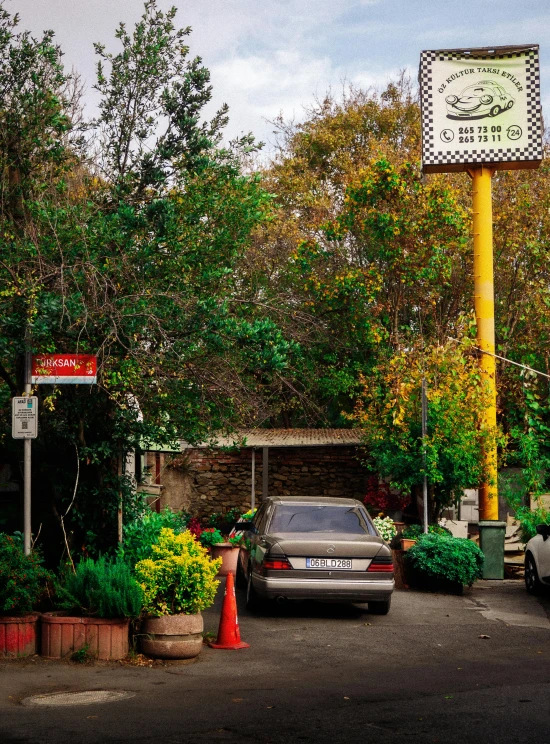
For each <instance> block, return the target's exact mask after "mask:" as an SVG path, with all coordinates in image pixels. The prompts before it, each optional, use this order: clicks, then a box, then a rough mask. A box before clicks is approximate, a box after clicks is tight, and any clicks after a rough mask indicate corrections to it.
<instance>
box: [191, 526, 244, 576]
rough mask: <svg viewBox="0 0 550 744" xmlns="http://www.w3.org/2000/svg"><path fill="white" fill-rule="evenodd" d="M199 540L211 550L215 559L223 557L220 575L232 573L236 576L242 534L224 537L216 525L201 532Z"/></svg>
mask: <svg viewBox="0 0 550 744" xmlns="http://www.w3.org/2000/svg"><path fill="white" fill-rule="evenodd" d="M199 540H200V542H201V545H204V547H205V548H207V549H209V550H210V554H211V556H212V558H213V559H214V560H216V559H217V558H221V565H220V570H219V571H218V576H227V574H228V573H232V574H233V576H235V574H236V572H237V562H238V558H239V551H240V549H241V543H242V536H241V535H234V536H233V537H224V536H223V535H222V533H221V532H220V530H218V529H216V528H215V527H209V528H207V529H205V530H203V531H202V532H201V535H200V537H199Z"/></svg>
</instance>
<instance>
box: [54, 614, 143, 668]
mask: <svg viewBox="0 0 550 744" xmlns="http://www.w3.org/2000/svg"><path fill="white" fill-rule="evenodd" d="M129 624H130V621H129V620H126V619H123V618H113V619H110V618H101V617H68V616H67V615H64V614H63V613H61V612H45V613H44V614H43V615H42V656H45V657H47V658H48V659H62V658H64V657H65V656H70V655H71V654H73V653H75V651H81V650H82V649H86V651H87V653H88V654H90V656H94V657H95V658H96V659H102V660H105V661H116V660H117V659H123V658H124V657H125V656H127V655H128V627H129Z"/></svg>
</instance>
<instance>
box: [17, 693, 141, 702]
mask: <svg viewBox="0 0 550 744" xmlns="http://www.w3.org/2000/svg"><path fill="white" fill-rule="evenodd" d="M135 694H136V693H135V692H126V691H114V690H85V691H84V692H50V693H48V694H46V695H32V696H31V697H28V698H25V699H24V700H23V701H22V703H23V705H92V704H93V703H115V702H116V701H117V700H125V699H126V698H131V697H134V695H135Z"/></svg>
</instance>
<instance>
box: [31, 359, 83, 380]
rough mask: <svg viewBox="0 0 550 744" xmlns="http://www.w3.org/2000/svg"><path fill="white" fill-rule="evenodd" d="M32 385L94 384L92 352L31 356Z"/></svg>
mask: <svg viewBox="0 0 550 744" xmlns="http://www.w3.org/2000/svg"><path fill="white" fill-rule="evenodd" d="M31 382H32V384H33V385H95V383H96V382H97V357H96V356H95V355H94V354H38V355H36V356H33V358H32V376H31Z"/></svg>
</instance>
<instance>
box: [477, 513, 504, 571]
mask: <svg viewBox="0 0 550 744" xmlns="http://www.w3.org/2000/svg"><path fill="white" fill-rule="evenodd" d="M505 536H506V522H497V521H496V520H495V521H492V520H491V521H489V520H487V521H483V522H480V523H479V547H480V548H481V550H482V552H483V555H484V556H485V561H484V563H483V578H484V579H503V578H504V538H505Z"/></svg>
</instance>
